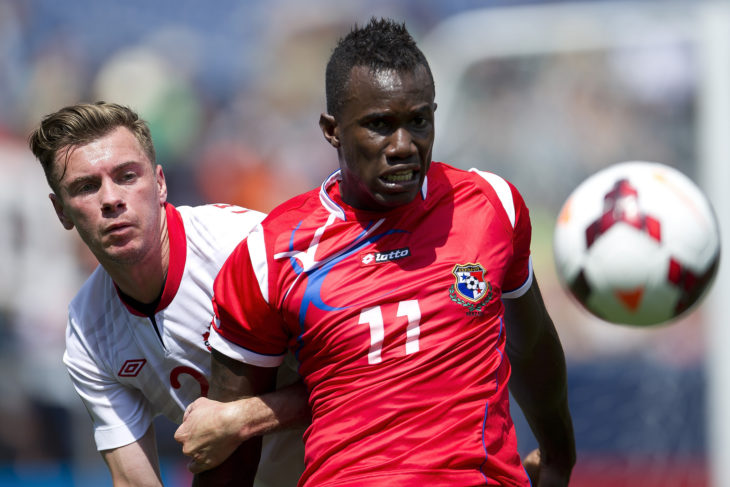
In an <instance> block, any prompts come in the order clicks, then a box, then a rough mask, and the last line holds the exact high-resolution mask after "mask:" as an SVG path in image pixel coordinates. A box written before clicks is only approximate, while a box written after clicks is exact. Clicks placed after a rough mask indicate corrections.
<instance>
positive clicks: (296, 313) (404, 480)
mask: <svg viewBox="0 0 730 487" xmlns="http://www.w3.org/2000/svg"><path fill="white" fill-rule="evenodd" d="M530 232H531V230H530V221H529V214H528V211H527V208H526V207H525V204H524V202H523V200H522V198H521V196H520V194H519V193H518V192H517V190H516V189H515V188H514V187H513V186H512V185H511V184H509V183H508V182H506V181H504V180H503V179H501V178H499V177H498V176H495V175H493V174H489V173H483V172H479V171H462V170H458V169H455V168H452V167H450V166H448V165H445V164H442V163H433V164H432V165H431V168H430V170H429V172H428V175H427V178H426V182H425V183H424V185H423V188H422V191H421V195H420V197H417V198H416V199H415V200H414V201H412V202H411V203H409V204H407V205H405V206H402V207H399V208H396V209H393V210H390V211H387V212H370V211H362V210H357V209H354V208H352V207H350V206H348V205H347V204H345V203H344V202H343V201H342V199H341V197H340V192H339V173H335V174H333V175H332V176H331V177H330V178H329V179H328V180H327V181H325V183H324V184H323V185H322V188H320V190H319V191H311V192H308V193H305V194H303V195H301V196H299V197H296V198H294V199H292V200H289V201H288V202H286V203H284V204H283V205H281V206H279V207H278V208H276V209H275V210H274V211H273V212H272V213H271V214H270V215H269V216H268V217H267V218H266V219H265V220H264V221H263V222H262V224H261V226H260V227H258V228H257V229H255V230H254V231H253V232H252V233H251V234H249V236H248V238H247V240H245V241H243V242H242V243H241V244H240V245H239V246H238V247H237V249H236V250H235V251H234V252H233V253H232V254H231V256H230V257H229V259H228V261H227V262H226V264H225V265H224V266H223V268H222V270H221V272H220V274H219V275H218V277H217V279H216V282H215V285H214V294H215V295H214V308H215V310H216V320H215V321H214V327H213V333H211V339H210V343H211V345H212V346H213V347H214V348H216V349H217V350H219V351H221V352H222V353H224V354H226V355H228V356H230V357H232V358H235V359H238V360H241V361H245V362H247V363H251V364H254V365H258V366H264V367H270V366H276V365H278V364H279V363H280V362H281V360H282V358H283V356H284V353H285V351H286V349H287V348H288V349H291V350H292V351H294V352H295V354H296V355H297V357H298V358H299V362H300V369H299V371H300V374H301V375H302V377H303V379H304V382H305V384H306V385H307V387H308V388H309V391H310V405H311V408H312V424H311V427H310V428H309V429H308V430H307V432H306V433H305V451H306V453H305V464H306V469H305V472H304V474H303V476H302V479H301V481H300V483H299V485H302V486H304V485H316V486H345V485H347V486H366V485H368V486H369V485H372V486H380V485H401V486H411V485H413V486H419V487H421V486H423V485H430V486H433V485H444V486H453V485H459V486H468V485H509V486H526V485H529V481H528V479H527V475H526V474H525V472H524V469H523V468H522V464H521V462H520V458H519V454H518V452H517V446H516V437H515V432H514V427H513V424H512V420H511V418H510V415H509V399H508V392H507V379H508V377H509V374H510V367H509V363H508V360H507V356H506V355H505V326H504V322H503V311H504V308H503V305H502V298H506V297H516V296H519V295H521V293H523V292H525V291H526V290H527V288H529V286H530V284H531V280H532V269H531V264H530V257H529V245H530ZM250 283H258V286H256V285H250Z"/></svg>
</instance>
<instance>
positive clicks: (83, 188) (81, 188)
mask: <svg viewBox="0 0 730 487" xmlns="http://www.w3.org/2000/svg"><path fill="white" fill-rule="evenodd" d="M97 188H98V185H97V184H96V183H94V182H91V181H89V182H85V183H79V184H77V185H75V186H73V187H72V188H71V191H70V193H71V194H87V193H91V192H93V191H95V190H96V189H97Z"/></svg>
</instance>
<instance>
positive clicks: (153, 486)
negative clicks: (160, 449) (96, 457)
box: [101, 425, 162, 487]
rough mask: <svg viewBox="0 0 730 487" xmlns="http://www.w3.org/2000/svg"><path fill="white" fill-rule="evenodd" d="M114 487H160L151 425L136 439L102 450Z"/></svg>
mask: <svg viewBox="0 0 730 487" xmlns="http://www.w3.org/2000/svg"><path fill="white" fill-rule="evenodd" d="M101 456H102V457H103V458H104V461H105V462H106V464H107V466H108V467H109V472H110V473H111V476H112V482H113V484H114V487H126V486H129V487H162V479H161V477H160V467H159V461H158V458H157V444H156V442H155V429H154V426H153V425H150V427H149V428H147V432H146V433H145V434H144V435H143V436H142V437H141V438H140V439H138V440H137V441H135V442H133V443H130V444H129V445H124V446H120V447H119V448H113V449H111V450H102V451H101Z"/></svg>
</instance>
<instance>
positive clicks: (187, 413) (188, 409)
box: [183, 402, 195, 421]
mask: <svg viewBox="0 0 730 487" xmlns="http://www.w3.org/2000/svg"><path fill="white" fill-rule="evenodd" d="M193 404H195V403H194V402H191V403H190V404H188V407H186V408H185V412H184V413H183V421H185V420H186V419H188V416H190V413H191V412H192V410H193Z"/></svg>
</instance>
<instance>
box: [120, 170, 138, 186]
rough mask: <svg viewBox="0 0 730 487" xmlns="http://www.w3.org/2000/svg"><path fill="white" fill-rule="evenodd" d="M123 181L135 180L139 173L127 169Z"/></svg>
mask: <svg viewBox="0 0 730 487" xmlns="http://www.w3.org/2000/svg"><path fill="white" fill-rule="evenodd" d="M121 179H122V181H123V182H125V183H130V182H133V181H135V180H136V179H137V173H136V172H133V171H127V172H125V173H124V174H122V178H121Z"/></svg>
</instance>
